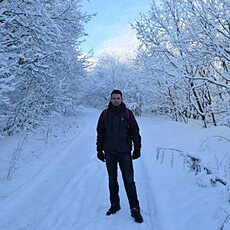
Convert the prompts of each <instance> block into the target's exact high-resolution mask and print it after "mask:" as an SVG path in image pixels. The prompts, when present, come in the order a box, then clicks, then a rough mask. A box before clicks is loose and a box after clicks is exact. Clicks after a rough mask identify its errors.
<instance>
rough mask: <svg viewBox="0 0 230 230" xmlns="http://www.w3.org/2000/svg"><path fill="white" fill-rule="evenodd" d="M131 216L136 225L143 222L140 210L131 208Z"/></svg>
mask: <svg viewBox="0 0 230 230" xmlns="http://www.w3.org/2000/svg"><path fill="white" fill-rule="evenodd" d="M131 216H132V217H133V218H134V220H135V221H136V222H137V223H142V222H143V217H142V215H141V212H140V208H139V207H137V208H131Z"/></svg>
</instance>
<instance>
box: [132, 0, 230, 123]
mask: <svg viewBox="0 0 230 230" xmlns="http://www.w3.org/2000/svg"><path fill="white" fill-rule="evenodd" d="M229 9H230V6H229V3H228V2H227V1H225V0H213V1H212V0H191V1H189V0H188V1H180V0H178V1H175V0H163V1H161V4H160V5H156V4H155V3H154V1H153V2H152V4H151V5H150V9H149V12H148V14H142V15H141V17H140V19H138V20H137V21H136V24H135V25H134V26H133V27H134V28H135V29H136V31H137V37H138V39H139V40H140V42H141V47H140V50H139V55H138V58H137V64H138V65H140V66H141V68H143V69H145V71H146V73H147V76H150V78H151V79H153V81H152V89H154V90H155V89H156V87H155V86H156V85H158V89H156V91H153V92H154V94H155V95H156V96H157V97H159V96H160V97H161V100H160V101H159V102H160V103H158V104H155V105H153V107H155V108H156V109H157V110H161V111H162V110H163V112H166V113H168V114H171V115H172V116H173V117H174V118H175V119H178V118H183V120H186V118H190V117H191V118H201V119H202V120H203V121H204V125H205V126H207V122H211V123H213V124H214V125H216V124H217V122H219V123H221V120H222V119H223V118H222V117H224V116H225V114H226V112H227V111H226V105H227V104H228V103H229V98H230V97H229V81H230V77H229V54H230V52H229V44H230V43H229V38H230V36H229V35H230V31H229V18H228V12H229ZM217 120H218V121H217Z"/></svg>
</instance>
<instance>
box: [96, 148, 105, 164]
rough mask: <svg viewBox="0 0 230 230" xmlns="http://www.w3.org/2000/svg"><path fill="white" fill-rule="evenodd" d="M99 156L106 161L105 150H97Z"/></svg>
mask: <svg viewBox="0 0 230 230" xmlns="http://www.w3.org/2000/svg"><path fill="white" fill-rule="evenodd" d="M97 158H98V159H99V160H101V161H103V162H105V154H104V152H103V150H97Z"/></svg>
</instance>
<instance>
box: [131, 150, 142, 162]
mask: <svg viewBox="0 0 230 230" xmlns="http://www.w3.org/2000/svg"><path fill="white" fill-rule="evenodd" d="M140 156H141V150H140V149H134V151H133V156H132V157H133V160H135V159H137V158H139V157H140Z"/></svg>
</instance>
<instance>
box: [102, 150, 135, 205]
mask: <svg viewBox="0 0 230 230" xmlns="http://www.w3.org/2000/svg"><path fill="white" fill-rule="evenodd" d="M105 157H106V167H107V172H108V176H109V192H110V202H111V204H119V203H120V198H119V194H118V193H119V185H118V180H117V179H118V178H117V166H118V164H119V167H120V170H121V173H122V178H123V182H124V186H125V191H126V194H127V197H128V200H129V205H130V208H134V207H139V201H138V199H137V191H136V185H135V182H134V171H133V162H132V158H131V153H120V154H118V153H117V154H112V153H107V154H106V155H105Z"/></svg>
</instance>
